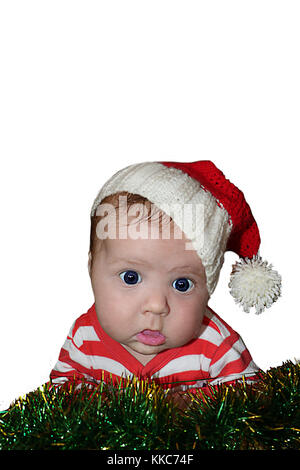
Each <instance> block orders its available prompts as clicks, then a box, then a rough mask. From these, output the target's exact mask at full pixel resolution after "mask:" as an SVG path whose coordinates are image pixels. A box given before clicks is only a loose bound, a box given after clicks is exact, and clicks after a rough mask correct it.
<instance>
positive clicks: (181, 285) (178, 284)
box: [172, 277, 194, 292]
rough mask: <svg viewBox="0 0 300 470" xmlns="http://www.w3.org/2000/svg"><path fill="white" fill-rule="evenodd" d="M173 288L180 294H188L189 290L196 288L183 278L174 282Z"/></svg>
mask: <svg viewBox="0 0 300 470" xmlns="http://www.w3.org/2000/svg"><path fill="white" fill-rule="evenodd" d="M172 286H173V287H174V288H175V289H176V290H178V291H180V292H187V291H188V290H191V289H192V287H194V283H193V281H191V280H190V279H187V278H186V277H183V278H180V279H176V280H175V281H174V282H173V284H172Z"/></svg>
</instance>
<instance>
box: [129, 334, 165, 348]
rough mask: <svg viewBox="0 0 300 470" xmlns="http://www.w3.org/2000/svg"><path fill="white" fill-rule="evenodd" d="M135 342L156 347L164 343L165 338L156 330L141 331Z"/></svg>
mask: <svg viewBox="0 0 300 470" xmlns="http://www.w3.org/2000/svg"><path fill="white" fill-rule="evenodd" d="M136 337H137V340H138V341H140V342H141V343H143V344H148V345H150V346H158V345H160V344H163V343H164V342H165V341H166V338H165V336H164V335H163V334H162V333H160V332H159V331H158V330H143V331H141V332H140V333H138V334H137V335H136Z"/></svg>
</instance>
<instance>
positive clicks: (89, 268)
mask: <svg viewBox="0 0 300 470" xmlns="http://www.w3.org/2000/svg"><path fill="white" fill-rule="evenodd" d="M91 263H92V254H91V252H90V251H89V260H88V270H89V275H90V277H91Z"/></svg>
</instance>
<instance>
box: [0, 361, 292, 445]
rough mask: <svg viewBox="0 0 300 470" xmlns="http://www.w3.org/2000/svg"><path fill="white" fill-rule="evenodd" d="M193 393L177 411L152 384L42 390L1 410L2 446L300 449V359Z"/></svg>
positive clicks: (174, 405) (160, 390) (137, 382)
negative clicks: (256, 377)
mask: <svg viewBox="0 0 300 470" xmlns="http://www.w3.org/2000/svg"><path fill="white" fill-rule="evenodd" d="M262 375H263V380H262V381H261V382H259V383H257V384H255V385H247V384H246V383H243V382H240V383H237V384H236V385H234V386H226V385H221V386H219V387H217V388H212V389H211V393H212V396H211V397H209V396H203V394H202V393H201V391H199V392H197V394H196V395H190V399H191V405H190V407H189V408H188V409H186V410H185V411H183V410H181V409H179V408H178V407H177V405H176V404H175V403H174V402H173V401H172V400H170V399H167V398H166V395H165V393H164V392H163V390H162V389H160V388H159V387H158V386H157V385H155V383H154V382H147V381H138V380H137V379H134V380H131V381H129V382H128V386H127V387H126V388H125V389H122V390H121V388H119V389H115V388H113V387H109V386H107V385H105V384H103V383H101V384H100V385H99V386H98V387H95V389H94V390H93V391H91V390H90V389H89V388H88V387H87V386H85V384H83V385H82V387H81V388H80V389H79V390H75V388H74V386H73V387H72V386H70V388H69V389H68V390H66V389H64V388H60V389H58V390H54V389H50V388H49V384H44V385H43V386H41V387H40V388H39V389H37V390H35V391H33V392H31V393H29V394H27V395H26V396H25V397H23V398H19V399H17V400H16V401H15V402H14V403H13V404H12V405H11V406H10V407H9V409H8V410H6V411H4V412H1V413H0V449H1V450H13V449H18V450H39V449H40V450H49V449H60V450H71V449H95V450H120V449H130V450H134V449H136V450H166V449H170V450H172V449H174V450H178V451H184V450H191V451H192V450H202V449H217V450H221V449H222V450H223V449H227V450H240V449H242V450H254V449H264V450H268V449H275V450H278V449H280V450H281V449H298V450H300V364H294V363H293V362H291V361H287V362H285V363H283V364H282V366H279V367H277V368H271V369H270V370H269V371H267V372H265V373H262Z"/></svg>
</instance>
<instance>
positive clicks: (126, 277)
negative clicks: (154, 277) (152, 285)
mask: <svg viewBox="0 0 300 470" xmlns="http://www.w3.org/2000/svg"><path fill="white" fill-rule="evenodd" d="M120 278H121V279H122V281H124V282H125V283H126V284H136V283H137V282H141V280H142V278H141V276H140V275H139V274H138V273H137V272H136V271H124V272H122V273H121V274H120Z"/></svg>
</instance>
